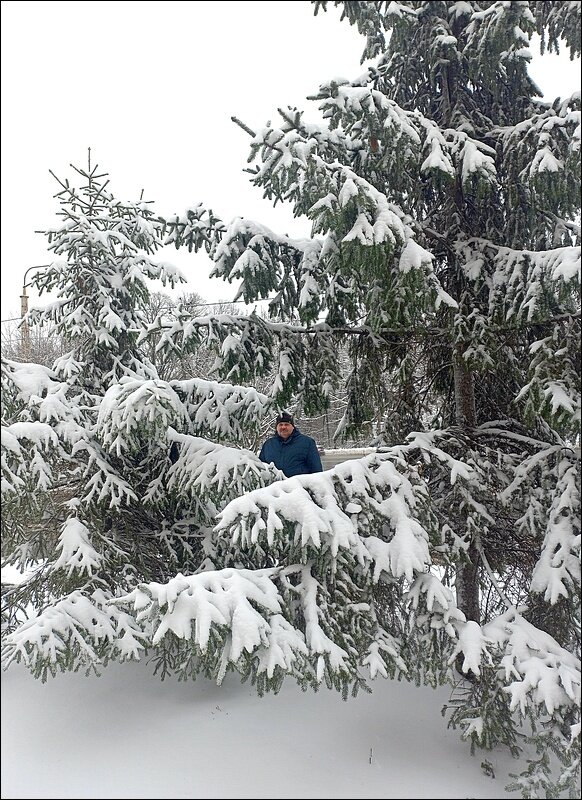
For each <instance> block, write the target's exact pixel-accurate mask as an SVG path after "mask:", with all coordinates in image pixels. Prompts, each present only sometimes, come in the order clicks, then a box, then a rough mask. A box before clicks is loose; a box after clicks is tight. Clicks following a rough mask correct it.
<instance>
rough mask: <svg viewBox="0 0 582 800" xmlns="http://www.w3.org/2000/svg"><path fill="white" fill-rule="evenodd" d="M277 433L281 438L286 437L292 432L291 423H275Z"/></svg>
mask: <svg viewBox="0 0 582 800" xmlns="http://www.w3.org/2000/svg"><path fill="white" fill-rule="evenodd" d="M277 433H278V434H279V436H280V437H281V439H288V438H289V437H290V436H291V434H292V433H293V425H291V423H290V422H279V423H278V424H277Z"/></svg>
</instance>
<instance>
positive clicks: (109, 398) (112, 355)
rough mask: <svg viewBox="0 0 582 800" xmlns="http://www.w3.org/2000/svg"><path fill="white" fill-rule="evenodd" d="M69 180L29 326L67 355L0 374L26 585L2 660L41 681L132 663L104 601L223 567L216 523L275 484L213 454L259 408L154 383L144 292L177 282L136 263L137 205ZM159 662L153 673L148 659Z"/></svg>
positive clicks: (199, 383) (145, 214) (268, 473)
mask: <svg viewBox="0 0 582 800" xmlns="http://www.w3.org/2000/svg"><path fill="white" fill-rule="evenodd" d="M77 172H78V173H79V174H80V175H81V177H82V179H83V183H82V185H81V187H80V188H75V187H73V186H71V185H70V184H69V182H68V181H66V182H61V181H59V183H60V185H61V188H62V191H61V192H60V193H59V197H60V198H61V208H62V212H61V213H62V215H63V217H64V221H63V224H62V225H61V226H60V227H59V228H56V229H55V230H51V231H48V232H47V235H48V238H49V243H50V249H52V250H53V251H55V252H56V253H57V254H58V255H59V256H61V257H62V258H63V259H64V260H62V261H59V262H55V263H53V264H52V265H51V266H50V268H49V269H47V270H46V271H45V272H44V273H43V274H42V275H41V274H39V275H38V276H37V278H36V284H37V287H38V288H39V290H40V291H41V292H42V291H44V290H52V291H53V292H56V300H55V301H54V302H52V303H51V304H49V305H48V306H47V307H45V308H44V309H41V310H34V311H32V312H31V313H30V321H31V324H32V323H36V324H43V323H48V324H50V325H51V326H53V329H54V330H56V331H57V332H58V334H59V336H60V337H62V339H63V340H66V341H68V342H70V344H71V346H72V349H71V351H70V352H69V353H67V354H66V355H64V356H62V357H59V358H58V359H57V360H56V362H55V364H54V366H53V368H52V369H49V368H47V367H45V366H42V365H39V364H31V363H19V362H18V361H15V360H8V359H3V362H2V387H3V390H2V495H3V502H2V563H3V564H10V565H15V566H16V567H18V568H20V569H21V570H22V571H23V573H24V574H25V576H26V577H25V579H24V581H23V582H22V583H19V584H18V585H17V586H12V585H11V586H7V587H5V591H3V621H4V623H5V632H7V633H8V634H9V635H8V637H7V638H6V639H5V640H4V642H3V648H4V650H3V652H4V655H5V657H6V659H7V663H10V661H11V660H13V659H17V660H20V659H23V660H24V661H25V662H26V663H27V665H28V666H29V667H30V668H31V670H32V671H33V672H34V674H35V675H36V676H41V677H43V678H44V677H45V676H46V675H47V674H49V673H51V672H52V673H54V672H55V671H56V670H57V669H77V668H79V667H80V666H85V667H91V666H92V665H93V666H95V665H97V664H99V663H106V662H107V661H108V660H109V659H110V658H120V659H123V658H126V657H129V656H132V655H135V654H136V653H137V652H138V651H139V650H140V649H143V647H144V645H145V643H146V642H147V637H146V636H145V635H144V633H143V631H142V628H141V626H140V625H139V624H137V622H136V621H135V619H134V617H133V616H132V615H129V614H127V613H126V612H125V611H123V610H122V609H119V608H118V607H117V606H116V605H114V604H112V601H113V600H115V599H116V598H118V597H119V596H122V595H126V594H127V593H128V592H130V591H131V590H132V589H134V588H135V587H136V586H138V585H139V584H140V583H141V582H143V581H146V582H148V581H154V580H158V581H167V580H169V579H170V578H172V577H173V576H175V575H176V573H178V572H180V571H183V572H185V573H193V572H196V571H197V570H201V569H209V568H212V567H214V566H215V565H216V563H220V565H224V564H226V563H230V562H231V560H232V559H234V558H235V557H236V548H230V549H229V551H228V553H225V554H224V557H222V561H220V558H221V553H220V552H219V551H218V549H217V547H216V546H215V544H214V543H213V541H212V539H211V532H212V528H213V527H214V525H215V522H216V515H217V513H218V511H219V510H220V509H221V508H222V507H223V506H224V505H226V504H227V503H228V501H229V500H231V499H233V498H234V497H236V496H238V495H240V494H243V493H244V492H245V491H246V490H248V489H254V488H257V487H260V486H263V485H265V484H266V483H270V482H272V481H273V480H275V479H277V478H279V477H280V473H279V472H278V470H275V469H274V468H272V467H270V466H267V465H265V464H263V463H261V462H260V461H259V460H258V458H257V456H256V455H255V454H254V453H251V452H249V451H245V450H243V449H240V448H233V447H228V446H226V444H221V442H223V443H224V442H228V441H229V440H230V441H232V440H235V439H236V440H240V439H241V437H242V435H243V431H246V430H252V429H253V427H254V426H255V425H258V424H260V422H261V420H262V417H263V414H264V411H265V409H266V408H267V407H268V405H269V399H268V398H267V397H265V396H264V395H261V394H259V393H258V392H256V391H255V390H253V389H245V388H243V387H239V386H232V385H229V384H227V383H221V384H218V383H216V382H212V381H209V380H205V379H204V380H202V379H197V378H191V379H188V380H175V381H172V382H167V381H163V380H161V379H160V378H159V377H158V374H157V371H156V369H155V367H154V365H153V364H152V363H151V362H149V361H148V359H147V358H146V357H145V356H144V354H143V349H142V345H140V344H139V343H138V341H137V339H138V335H139V334H140V332H141V331H142V330H143V328H144V325H145V324H146V315H147V313H148V310H149V290H148V285H147V281H146V279H147V278H150V279H151V278H156V279H160V280H162V281H163V282H166V281H168V282H170V283H171V284H174V283H175V281H176V280H179V279H180V276H179V274H178V273H177V272H176V270H175V269H174V268H173V267H171V266H170V265H168V264H162V263H156V262H154V261H152V259H151V258H150V254H151V253H153V252H154V251H156V250H157V249H158V248H159V247H160V246H161V239H160V233H159V224H158V223H157V222H156V219H155V218H154V216H153V213H152V211H151V210H150V209H149V204H146V203H142V202H139V203H122V202H120V201H118V200H116V199H115V198H114V197H113V196H112V195H111V194H110V193H109V191H108V189H107V184H108V181H106V179H105V176H104V175H100V174H99V173H98V169H97V167H94V168H93V169H89V170H82V169H81V170H77ZM200 436H206V437H208V438H209V439H211V440H212V441H208V439H203V438H200ZM248 586H249V587H251V590H252V587H253V583H252V581H249V583H248ZM159 658H160V662H161V664H162V665H163V668H164V670H166V669H167V668H168V658H167V657H166V654H165V652H164V648H163V647H161V648H160V652H159Z"/></svg>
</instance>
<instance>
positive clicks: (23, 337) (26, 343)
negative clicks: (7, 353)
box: [20, 264, 50, 361]
mask: <svg viewBox="0 0 582 800" xmlns="http://www.w3.org/2000/svg"><path fill="white" fill-rule="evenodd" d="M47 267H50V264H37V265H36V266H34V267H29V268H28V269H27V270H26V272H25V273H24V278H23V279H22V294H21V295H20V316H21V317H22V322H21V323H20V357H21V358H22V360H23V361H27V360H28V358H29V357H30V328H29V327H28V320H27V319H26V315H27V314H28V295H27V294H26V287H27V286H30V284H31V281H29V282H28V283H27V282H26V276H27V275H28V273H29V272H30V271H31V270H33V269H47Z"/></svg>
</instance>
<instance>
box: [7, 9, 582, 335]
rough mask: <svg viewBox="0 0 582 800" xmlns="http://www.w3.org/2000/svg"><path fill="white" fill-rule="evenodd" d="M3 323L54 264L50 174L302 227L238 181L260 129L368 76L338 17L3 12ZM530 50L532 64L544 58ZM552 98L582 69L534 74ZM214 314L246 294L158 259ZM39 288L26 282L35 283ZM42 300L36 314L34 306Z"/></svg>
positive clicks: (280, 12) (178, 260) (201, 261)
mask: <svg viewBox="0 0 582 800" xmlns="http://www.w3.org/2000/svg"><path fill="white" fill-rule="evenodd" d="M1 8H2V178H1V179H2V233H3V235H2V262H1V263H2V319H3V320H4V319H6V318H8V317H14V316H17V315H18V314H19V313H20V300H19V296H20V294H21V287H22V282H23V276H24V273H25V271H26V269H27V268H28V267H30V266H32V265H34V264H45V263H47V262H48V261H50V260H51V258H50V255H49V254H48V253H47V251H46V244H45V239H44V237H43V236H42V235H40V234H35V233H34V231H35V230H39V229H43V228H45V227H49V226H53V225H55V224H56V222H57V219H58V218H57V217H56V216H55V212H56V210H57V207H58V205H57V201H56V200H54V199H53V194H54V193H55V191H56V183H55V181H54V179H53V178H52V177H51V176H50V175H49V169H52V170H53V171H54V172H55V173H56V174H58V175H59V176H61V177H67V176H70V175H71V173H72V170H71V169H70V167H69V163H71V162H72V163H75V164H78V165H82V166H85V165H86V163H87V148H88V147H91V152H92V160H93V162H97V163H98V164H99V165H100V167H101V168H102V169H103V170H105V171H107V172H108V173H109V174H110V178H111V183H110V188H111V190H112V192H113V193H114V194H115V195H116V197H119V198H120V199H132V200H133V199H137V198H138V197H139V194H140V192H141V190H142V188H143V189H144V192H145V197H146V199H150V200H154V201H155V209H156V210H157V211H159V212H160V213H163V214H171V213H173V212H181V211H183V210H184V209H185V208H186V207H187V206H190V205H193V204H195V203H197V202H203V203H204V204H205V205H206V206H210V207H212V208H213V210H214V211H215V213H217V214H218V215H219V216H221V217H222V218H223V219H225V220H226V221H229V220H230V219H231V218H232V217H234V216H237V215H241V216H246V217H250V218H253V219H257V220H259V221H261V222H263V223H264V224H266V225H269V226H271V227H272V228H274V229H276V230H277V231H278V232H280V233H290V234H294V235H306V234H307V233H308V230H309V228H308V226H307V224H306V223H305V222H300V221H297V220H293V218H292V217H291V214H290V212H288V211H287V212H285V211H283V210H282V209H277V210H274V209H272V208H271V206H270V204H269V203H268V201H266V200H263V199H262V198H261V195H260V192H259V191H258V190H256V189H253V188H252V187H251V186H250V184H249V181H248V175H247V174H245V173H244V172H243V171H242V170H243V168H244V167H245V165H246V158H247V156H248V152H249V151H248V137H247V135H246V134H245V133H244V132H243V131H242V130H241V129H240V128H238V127H237V126H236V125H235V124H234V123H232V122H231V119H230V118H231V116H233V115H235V116H238V117H239V118H241V119H243V120H244V121H245V122H246V123H247V124H248V125H249V126H250V127H258V126H261V125H263V124H264V123H265V122H266V121H267V120H268V119H273V120H274V119H275V118H276V116H277V114H276V109H277V107H278V106H285V105H297V106H298V107H299V108H303V109H308V108H309V107H310V106H313V109H315V104H314V103H308V102H307V101H306V100H305V97H306V96H307V95H309V94H312V93H314V92H315V91H316V90H317V87H318V85H319V83H320V82H322V81H324V80H327V79H329V78H331V77H333V76H338V75H342V76H345V77H348V78H350V79H351V78H354V77H356V76H357V75H359V74H360V73H361V72H362V71H363V67H362V66H360V64H359V58H360V54H361V50H362V47H363V39H362V38H361V37H360V36H359V35H358V33H357V32H356V30H355V28H352V27H350V26H349V25H348V23H347V22H345V21H344V22H343V23H340V22H339V12H338V10H337V9H334V8H333V7H331V3H330V11H329V12H328V13H327V14H319V15H318V16H317V17H314V16H313V8H312V5H311V3H309V2H307V0H305V1H303V0H301V1H300V2H297V1H294V2H281V1H280V0H277V2H223V1H221V2H169V1H168V0H166V2H164V3H161V2H119V1H117V2H109V1H105V2H104V1H103V0H102V1H101V2H75V3H71V2H46V1H45V2H16V1H15V0H3V2H2V7H1ZM532 50H533V48H532ZM531 72H532V75H533V77H534V79H535V80H536V81H537V82H538V85H539V86H540V88H541V89H542V90H543V91H544V93H545V95H546V96H547V97H550V96H551V97H552V98H553V97H554V96H556V95H558V94H559V95H561V96H566V95H567V94H570V93H571V92H572V91H573V90H575V89H576V88H578V87H579V85H580V78H579V62H578V63H575V64H574V63H572V62H570V61H569V60H568V58H567V56H566V55H563V56H561V57H560V58H556V57H553V56H549V57H544V61H543V66H542V65H541V63H540V61H539V59H535V60H534V64H533V67H532V70H531ZM161 258H163V259H164V260H171V261H172V262H173V263H175V264H177V265H178V266H179V267H180V269H181V270H182V271H183V272H184V273H186V275H187V277H188V278H189V284H188V286H187V287H185V288H186V289H188V290H196V291H198V292H199V293H200V294H201V295H202V296H203V297H205V298H206V299H207V300H209V301H215V300H219V299H231V298H232V297H233V295H234V291H235V289H234V287H229V286H228V285H226V284H224V283H223V282H222V281H218V280H213V281H210V280H209V279H208V277H207V275H208V271H209V268H210V265H209V262H208V261H207V259H206V258H205V256H203V255H199V256H193V255H192V256H190V255H188V253H187V252H182V251H175V250H168V251H167V252H165V253H164V254H163V256H161ZM28 277H29V278H30V277H31V276H30V275H29V276H28ZM35 297H36V296H35V295H34V293H31V300H32V304H34V300H35Z"/></svg>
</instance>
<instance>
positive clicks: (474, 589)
mask: <svg viewBox="0 0 582 800" xmlns="http://www.w3.org/2000/svg"><path fill="white" fill-rule="evenodd" d="M453 367H454V376H455V412H456V422H457V425H460V426H461V427H463V428H474V427H475V426H476V425H477V414H476V412H475V388H474V383H473V375H472V373H471V371H470V369H469V368H468V367H467V365H466V363H465V361H464V359H463V357H462V354H461V347H460V346H459V347H457V350H456V351H455V355H454V365H453ZM467 557H468V558H469V563H468V564H465V565H463V566H461V567H459V569H458V571H457V576H456V593H457V605H458V607H459V608H460V609H461V611H462V612H463V613H464V615H465V616H466V618H467V619H470V620H473V621H474V622H480V619H481V615H480V613H479V553H478V552H477V548H476V547H475V544H474V543H473V542H471V544H470V545H469V549H468V551H467Z"/></svg>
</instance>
